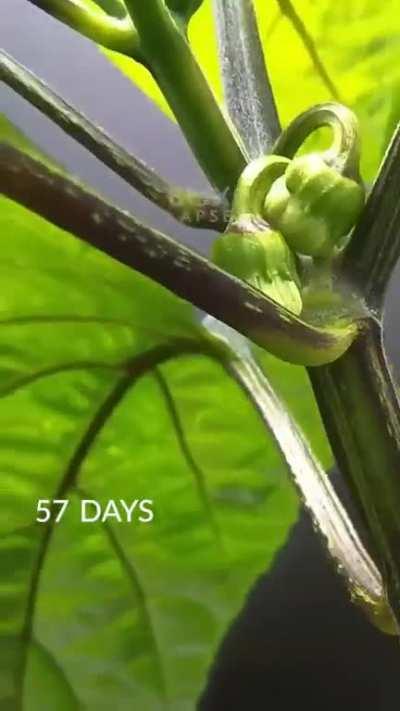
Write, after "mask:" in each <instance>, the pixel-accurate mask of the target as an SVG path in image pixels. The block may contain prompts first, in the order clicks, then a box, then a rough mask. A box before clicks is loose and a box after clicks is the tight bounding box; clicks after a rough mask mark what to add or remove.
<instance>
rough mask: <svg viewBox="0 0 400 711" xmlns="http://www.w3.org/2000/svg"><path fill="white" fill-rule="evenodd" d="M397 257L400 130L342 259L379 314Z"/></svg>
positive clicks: (399, 246)
mask: <svg viewBox="0 0 400 711" xmlns="http://www.w3.org/2000/svg"><path fill="white" fill-rule="evenodd" d="M399 257H400V127H398V128H397V131H396V133H395V134H394V136H393V139H392V142H391V144H390V146H389V148H388V150H387V152H386V155H385V157H384V160H383V164H382V166H381V168H380V170H379V173H378V177H377V180H376V182H375V184H374V186H373V189H372V191H371V193H370V195H369V198H368V200H367V204H366V206H365V209H364V211H363V214H362V216H361V219H360V221H359V223H358V224H357V226H356V228H355V230H354V233H353V236H352V239H351V242H350V244H349V247H348V248H347V250H346V254H345V258H344V265H343V266H344V268H345V270H346V271H347V273H348V275H349V278H350V277H351V280H352V282H354V283H356V284H357V285H358V287H359V288H360V291H361V292H362V293H363V295H364V296H365V299H366V301H367V303H368V305H369V306H370V307H371V308H372V309H373V310H375V311H377V312H378V313H381V312H382V309H383V305H384V297H385V293H386V289H387V286H388V284H389V280H390V277H391V275H392V272H393V269H394V268H395V266H396V264H397V262H398V260H399Z"/></svg>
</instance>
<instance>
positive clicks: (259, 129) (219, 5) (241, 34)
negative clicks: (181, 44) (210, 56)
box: [214, 0, 279, 160]
mask: <svg viewBox="0 0 400 711" xmlns="http://www.w3.org/2000/svg"><path fill="white" fill-rule="evenodd" d="M214 12H215V18H216V25H217V31H218V40H219V55H220V65H221V68H222V77H223V83H224V95H225V102H226V104H227V107H228V113H229V115H230V117H231V119H232V121H233V123H234V125H235V127H236V129H237V130H238V132H239V135H240V137H241V139H242V141H243V143H244V145H245V148H246V153H247V158H248V159H249V160H252V159H255V158H258V157H259V156H260V155H264V154H266V153H270V152H271V148H272V145H273V144H274V143H275V141H276V139H277V137H278V135H279V119H278V114H277V109H276V105H275V100H274V95H273V92H272V88H271V83H270V80H269V76H268V73H267V69H266V66H265V60H264V54H263V49H262V44H261V39H260V35H259V32H258V26H257V20H256V16H255V12H254V7H253V2H252V0H214Z"/></svg>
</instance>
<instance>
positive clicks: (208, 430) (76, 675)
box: [0, 131, 329, 711]
mask: <svg viewBox="0 0 400 711" xmlns="http://www.w3.org/2000/svg"><path fill="white" fill-rule="evenodd" d="M11 133H12V132H10V131H9V133H8V138H9V139H10V140H15V141H17V142H18V143H19V144H20V143H21V137H20V136H19V135H18V134H17V133H14V134H13V136H12V135H11ZM24 145H25V148H26V149H27V150H29V149H30V147H29V144H26V142H25V141H24ZM0 231H1V234H2V236H3V240H2V255H1V260H0V283H1V289H0V394H1V396H2V397H1V399H0V433H1V434H0V468H1V477H2V483H1V488H2V495H1V515H0V558H1V560H0V610H1V615H0V669H1V675H0V702H1V703H0V705H1V708H2V709H4V711H8V710H9V709H13V711H15V710H16V709H20V711H39V709H40V711H47V710H48V711H50V710H51V711H53V709H54V708H57V709H61V710H64V709H65V710H66V711H67V710H68V711H70V710H71V711H75V709H78V708H85V709H88V711H92V710H93V711H95V710H96V711H103V710H104V711H105V710H106V709H107V710H108V709H110V708H112V707H115V708H118V710H119V711H124V709H131V708H133V707H134V708H138V709H140V710H141V711H157V709H160V710H161V709H166V708H168V709H171V710H172V709H173V710H174V711H180V710H181V711H184V710H185V711H186V710H188V709H191V708H193V706H194V703H195V699H196V697H197V695H198V693H199V690H200V688H201V686H202V684H203V683H204V678H205V674H206V670H207V668H208V666H209V664H210V662H211V659H212V656H213V654H214V652H215V649H216V646H217V644H218V642H219V640H220V639H221V636H222V634H223V632H224V631H225V629H226V627H227V624H228V623H229V621H230V620H231V619H232V616H233V615H234V614H235V613H236V612H237V610H238V609H239V608H240V606H241V604H242V603H243V599H244V597H245V595H246V592H247V590H248V589H249V587H250V585H251V584H252V582H253V580H254V579H255V577H256V576H257V575H258V574H259V573H260V572H261V571H262V570H264V569H265V568H266V567H267V566H268V564H269V563H270V561H271V559H272V557H273V555H274V553H275V551H276V550H277V548H279V546H280V545H281V544H282V543H283V541H284V539H285V536H286V533H287V530H288V526H289V525H290V524H291V522H292V521H293V519H294V517H295V514H296V508H297V498H296V496H295V494H294V492H293V490H292V487H291V485H290V483H289V481H288V479H287V476H286V472H285V469H284V467H283V465H282V463H281V460H280V458H279V456H278V454H277V452H276V450H275V447H274V445H273V443H272V441H271V439H270V438H269V436H267V434H266V432H265V429H264V427H263V426H262V424H261V422H260V420H259V419H258V416H257V414H256V413H255V412H254V411H253V410H252V408H251V406H250V403H249V402H248V401H247V399H246V398H245V396H244V395H243V393H242V392H241V391H239V390H238V389H237V387H236V385H235V384H234V383H233V381H231V380H230V379H229V378H228V376H227V375H226V373H225V371H224V370H223V368H222V367H221V365H220V364H219V363H218V362H216V361H215V360H214V359H212V358H210V357H208V356H206V355H197V356H195V355H189V354H186V355H182V356H181V357H180V358H176V359H173V360H170V361H168V362H166V363H164V364H163V365H160V366H159V368H158V369H157V370H154V368H153V369H152V370H149V371H148V372H144V371H143V372H142V376H141V377H138V378H137V379H136V380H135V379H134V378H132V373H133V366H134V364H135V362H136V363H137V362H140V358H141V357H143V356H142V355H141V354H143V353H144V352H150V353H151V352H153V351H154V349H155V348H158V347H159V346H160V344H170V343H171V342H173V341H175V340H176V339H180V340H182V339H185V340H186V341H187V340H188V339H190V340H191V342H192V343H193V347H194V348H199V349H201V348H202V347H203V345H204V336H203V335H202V333H201V331H200V330H199V328H198V326H197V325H196V322H195V319H194V317H193V313H192V309H191V307H190V306H189V305H188V304H186V303H184V302H182V301H180V300H179V299H178V298H176V297H175V296H173V295H171V294H169V293H168V292H167V291H165V290H164V289H162V288H161V287H159V286H158V285H156V284H154V283H152V282H151V281H150V280H148V279H146V278H145V277H142V276H140V275H139V274H136V273H134V272H132V271H130V270H128V269H127V268H124V267H122V266H120V265H118V264H116V263H114V262H113V261H112V260H111V259H109V258H107V257H105V256H104V255H102V254H100V253H98V252H96V251H95V250H93V249H92V248H89V247H87V246H85V245H83V244H82V243H81V242H79V241H78V240H76V239H75V238H73V237H72V236H70V235H68V234H66V233H63V232H62V231H60V230H58V229H56V228H55V227H53V226H51V225H49V224H47V223H46V222H44V221H43V220H42V219H40V218H38V217H36V216H34V215H32V214H31V213H29V212H28V211H26V210H25V209H23V208H21V207H20V206H17V205H16V204H14V203H12V202H11V201H9V200H6V199H2V200H1V202H0ZM135 358H136V361H135ZM138 359H139V361H138ZM128 362H129V364H130V371H129V373H130V375H129V373H127V370H126V364H127V363H128ZM264 365H265V367H266V368H267V369H268V370H269V371H270V372H271V377H272V378H273V379H274V380H277V381H281V382H283V383H284V384H285V395H286V396H287V397H288V399H289V400H290V401H291V402H292V403H293V404H294V405H295V408H294V409H295V411H296V412H297V414H300V415H301V418H302V424H303V425H304V427H305V429H306V431H307V434H308V436H309V438H310V439H311V441H312V443H313V445H314V446H315V449H316V452H317V454H319V455H321V456H322V457H323V459H324V461H325V463H327V462H328V460H329V453H328V452H327V450H326V443H325V441H324V439H323V437H322V434H321V427H320V423H319V420H318V416H317V414H316V411H315V407H314V405H313V402H312V399H311V396H310V392H309V390H308V386H307V383H306V380H305V376H304V374H303V371H302V370H301V369H299V368H294V367H291V366H288V365H284V364H281V363H279V362H278V361H276V360H274V359H272V358H270V357H268V356H265V357H264ZM61 493H62V498H68V499H69V500H70V502H71V503H70V506H69V508H68V509H67V511H66V513H65V515H64V517H63V519H62V521H61V522H60V523H59V524H57V525H54V526H53V527H51V528H47V527H46V526H44V525H43V524H37V523H35V519H36V510H37V504H38V501H39V500H40V499H53V498H54V497H55V496H57V495H61ZM81 497H86V498H90V499H96V500H98V501H100V502H102V503H105V502H106V501H108V500H109V499H115V500H119V499H125V500H126V501H129V502H130V501H132V500H134V499H141V498H146V499H152V500H153V501H154V511H155V518H154V521H153V522H152V523H149V524H144V523H141V524H140V523H138V522H134V523H131V524H127V523H118V522H115V521H111V522H110V521H108V522H106V523H93V524H89V523H86V524H84V523H82V522H81V521H80V515H79V512H80V500H81Z"/></svg>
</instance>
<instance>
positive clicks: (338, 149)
mask: <svg viewBox="0 0 400 711" xmlns="http://www.w3.org/2000/svg"><path fill="white" fill-rule="evenodd" d="M323 126H329V127H330V128H331V129H332V131H333V141H332V145H331V146H330V147H329V149H328V150H326V151H324V153H323V157H324V159H325V161H326V162H327V163H328V164H329V165H331V166H332V167H333V168H335V169H336V170H337V171H338V172H339V173H342V174H343V175H346V176H348V177H351V178H354V179H355V180H358V179H359V162H360V141H359V135H358V134H359V128H358V121H357V117H356V116H355V114H354V113H353V112H352V111H350V109H348V108H347V107H346V106H343V105H342V104H337V103H334V102H328V103H326V104H317V105H316V106H312V107H311V108H310V109H308V110H307V111H304V112H303V113H302V114H300V115H299V116H297V118H295V119H294V121H292V123H291V124H290V125H289V126H288V127H287V128H286V129H285V130H284V131H282V133H281V135H280V136H279V138H278V139H277V140H276V142H275V144H274V147H273V150H272V152H273V153H276V154H277V155H282V156H287V157H288V158H293V156H294V155H295V153H296V152H297V151H298V149H299V148H300V146H301V145H302V144H303V143H304V141H305V140H306V138H308V136H309V135H310V134H311V133H313V131H316V130H317V129H318V128H322V127H323Z"/></svg>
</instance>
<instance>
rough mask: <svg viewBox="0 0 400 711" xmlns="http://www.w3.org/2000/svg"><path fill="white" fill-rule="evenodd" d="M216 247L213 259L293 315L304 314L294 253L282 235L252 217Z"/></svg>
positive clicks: (237, 224)
mask: <svg viewBox="0 0 400 711" xmlns="http://www.w3.org/2000/svg"><path fill="white" fill-rule="evenodd" d="M229 230H230V231H229V232H225V234H223V235H221V237H219V238H218V239H217V240H216V241H215V243H214V247H213V259H214V262H215V264H217V265H218V266H219V267H221V269H224V270H225V271H227V272H229V273H230V274H233V276H236V277H238V278H240V279H243V281H246V282H247V283H248V284H250V285H251V286H253V287H254V288H255V289H259V291H262V293H263V294H265V295H266V296H268V297H269V298H271V299H273V300H274V301H276V302H277V303H278V304H281V306H284V307H285V308H286V309H288V310H289V311H291V312H292V313H294V314H296V315H298V314H300V312H301V310H302V299H301V293H300V282H299V277H298V275H297V269H296V262H295V258H294V255H293V253H292V252H291V250H290V249H289V247H288V246H287V244H286V242H285V240H284V239H283V237H282V235H281V234H280V233H279V232H276V231H275V230H271V229H270V228H269V226H268V225H267V224H266V223H262V222H261V221H260V220H257V219H252V218H251V216H250V215H248V216H245V217H244V218H243V219H242V220H240V219H239V220H238V221H237V222H233V223H231V225H230V228H229Z"/></svg>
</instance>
